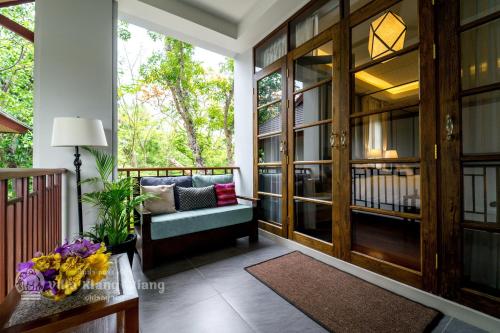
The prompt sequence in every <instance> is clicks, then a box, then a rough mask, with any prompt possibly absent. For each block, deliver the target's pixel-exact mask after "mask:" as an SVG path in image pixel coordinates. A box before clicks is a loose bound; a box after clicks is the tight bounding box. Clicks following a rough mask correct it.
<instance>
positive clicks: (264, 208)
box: [258, 195, 281, 226]
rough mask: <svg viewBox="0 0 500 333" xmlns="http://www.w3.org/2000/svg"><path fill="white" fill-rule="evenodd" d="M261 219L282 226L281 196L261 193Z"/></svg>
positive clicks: (259, 204) (259, 205)
mask: <svg viewBox="0 0 500 333" xmlns="http://www.w3.org/2000/svg"><path fill="white" fill-rule="evenodd" d="M259 198H260V200H259V203H258V207H259V209H258V211H259V220H262V221H266V222H271V223H275V224H279V225H280V226H281V198H277V197H270V196H267V195H259Z"/></svg>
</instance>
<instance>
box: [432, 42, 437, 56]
mask: <svg viewBox="0 0 500 333" xmlns="http://www.w3.org/2000/svg"><path fill="white" fill-rule="evenodd" d="M432 59H436V43H433V44H432Z"/></svg>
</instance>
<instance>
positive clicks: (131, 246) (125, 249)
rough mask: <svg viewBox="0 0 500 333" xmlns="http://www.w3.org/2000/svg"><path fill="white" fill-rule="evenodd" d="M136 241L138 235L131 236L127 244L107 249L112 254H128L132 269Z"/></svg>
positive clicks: (128, 237)
mask: <svg viewBox="0 0 500 333" xmlns="http://www.w3.org/2000/svg"><path fill="white" fill-rule="evenodd" d="M136 241H137V235H136V234H129V235H128V236H127V239H126V240H125V242H123V243H121V244H117V245H107V246H106V247H107V249H108V252H111V254H120V253H126V254H127V256H128V261H129V262H130V267H132V262H133V260H134V252H135V243H136Z"/></svg>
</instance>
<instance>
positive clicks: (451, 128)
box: [446, 113, 455, 141]
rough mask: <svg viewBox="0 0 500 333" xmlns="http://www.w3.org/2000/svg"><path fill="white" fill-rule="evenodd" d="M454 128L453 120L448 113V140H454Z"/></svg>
mask: <svg viewBox="0 0 500 333" xmlns="http://www.w3.org/2000/svg"><path fill="white" fill-rule="evenodd" d="M454 127H455V126H454V124H453V118H452V117H451V116H450V114H449V113H448V114H447V115H446V140H448V141H451V139H453V134H454V133H453V132H454Z"/></svg>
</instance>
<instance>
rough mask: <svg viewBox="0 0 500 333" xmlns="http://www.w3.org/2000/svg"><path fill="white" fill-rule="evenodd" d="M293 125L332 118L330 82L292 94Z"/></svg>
mask: <svg viewBox="0 0 500 333" xmlns="http://www.w3.org/2000/svg"><path fill="white" fill-rule="evenodd" d="M294 99H295V126H300V125H304V124H310V123H314V122H316V121H319V120H326V119H331V118H332V83H331V82H328V83H326V84H324V85H321V86H319V87H317V88H314V89H311V90H307V91H305V92H303V93H299V94H297V95H295V96H294Z"/></svg>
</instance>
